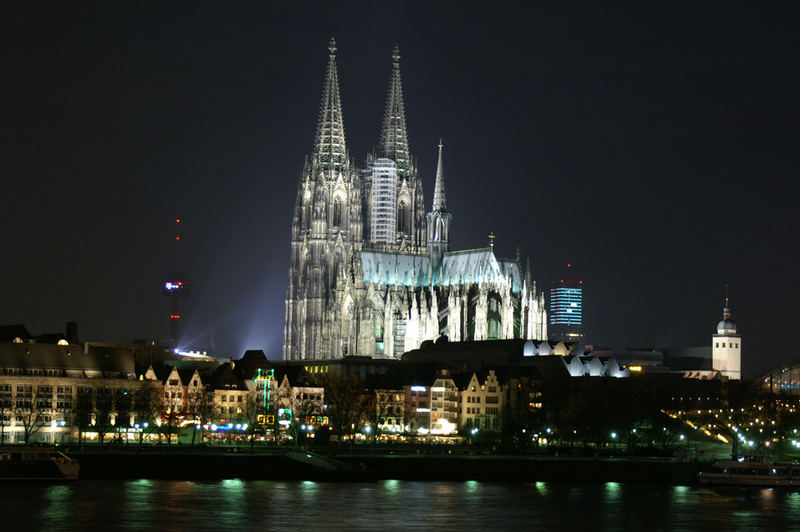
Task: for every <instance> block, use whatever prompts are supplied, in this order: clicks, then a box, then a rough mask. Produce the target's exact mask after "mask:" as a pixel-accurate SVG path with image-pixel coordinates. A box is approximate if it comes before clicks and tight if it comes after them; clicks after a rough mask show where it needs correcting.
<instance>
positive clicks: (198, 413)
mask: <svg viewBox="0 0 800 532" xmlns="http://www.w3.org/2000/svg"><path fill="white" fill-rule="evenodd" d="M186 410H187V414H188V415H189V416H191V417H192V418H194V420H195V421H196V422H197V424H198V425H200V443H202V442H203V425H205V424H206V423H208V422H209V421H210V419H211V404H210V403H209V401H208V394H207V393H206V389H205V386H199V387H196V388H191V389H189V391H187V393H186ZM196 437H197V429H196V428H194V427H193V428H192V445H194V442H195V438H196Z"/></svg>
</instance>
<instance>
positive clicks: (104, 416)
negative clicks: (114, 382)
mask: <svg viewBox="0 0 800 532" xmlns="http://www.w3.org/2000/svg"><path fill="white" fill-rule="evenodd" d="M113 412H114V394H113V392H112V391H111V388H108V387H106V386H103V387H102V388H98V389H97V393H96V396H95V413H94V429H95V431H97V441H98V443H99V444H100V446H101V447H102V446H103V442H104V441H105V439H106V434H107V433H108V432H109V431H110V430H112V428H113V426H114V425H113V420H114V415H113Z"/></svg>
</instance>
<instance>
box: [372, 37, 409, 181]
mask: <svg viewBox="0 0 800 532" xmlns="http://www.w3.org/2000/svg"><path fill="white" fill-rule="evenodd" d="M378 157H386V158H387V159H392V160H393V161H394V162H395V163H396V164H397V173H398V175H401V176H403V177H408V176H409V174H410V172H411V156H410V154H409V149H408V134H407V133H406V111H405V105H404V104H403V83H402V81H401V79H400V50H399V49H398V48H397V45H395V47H394V50H393V51H392V77H391V80H390V81H389V92H388V94H387V96H386V111H385V112H384V115H383V128H381V142H380V145H379V146H378Z"/></svg>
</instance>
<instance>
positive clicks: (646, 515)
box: [0, 480, 800, 531]
mask: <svg viewBox="0 0 800 532" xmlns="http://www.w3.org/2000/svg"><path fill="white" fill-rule="evenodd" d="M0 508H2V512H1V514H0V523H2V525H0V527H1V528H2V529H3V530H104V529H111V528H122V529H138V530H143V529H147V530H198V529H199V530H220V529H233V530H265V529H266V530H270V529H281V530H339V529H348V530H404V529H410V528H413V529H423V530H425V529H430V530H432V529H436V530H456V529H460V530H463V531H467V530H513V529H540V530H556V529H563V530H565V531H566V530H573V529H580V530H587V529H592V530H631V529H633V530H682V531H683V530H720V529H733V530H767V529H770V530H775V529H782V530H797V529H798V528H800V492H798V491H792V490H781V489H763V488H734V487H725V488H706V487H700V486H671V485H664V484H641V483H622V484H620V483H616V482H606V483H569V482H533V483H530V484H502V483H492V482H477V481H468V482H411V481H399V480H388V481H381V482H377V483H365V484H356V483H352V484H338V483H322V482H309V481H299V482H298V481H291V482H280V481H243V480H220V481H213V482H192V481H168V480H108V481H105V480H80V481H78V482H74V483H64V484H40V483H28V484H16V485H12V484H9V483H4V484H0Z"/></svg>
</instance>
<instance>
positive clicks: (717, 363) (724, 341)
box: [711, 298, 742, 380]
mask: <svg viewBox="0 0 800 532" xmlns="http://www.w3.org/2000/svg"><path fill="white" fill-rule="evenodd" d="M711 342H712V344H711V363H712V368H713V369H714V371H719V373H720V374H721V375H722V376H724V377H728V378H730V379H735V380H740V379H741V378H742V337H741V336H740V335H738V334H736V324H735V323H734V322H733V321H732V320H731V309H730V307H729V306H728V298H725V308H724V309H722V320H721V321H720V322H719V323H718V324H717V334H715V335H714V336H713V337H712V339H711Z"/></svg>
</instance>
